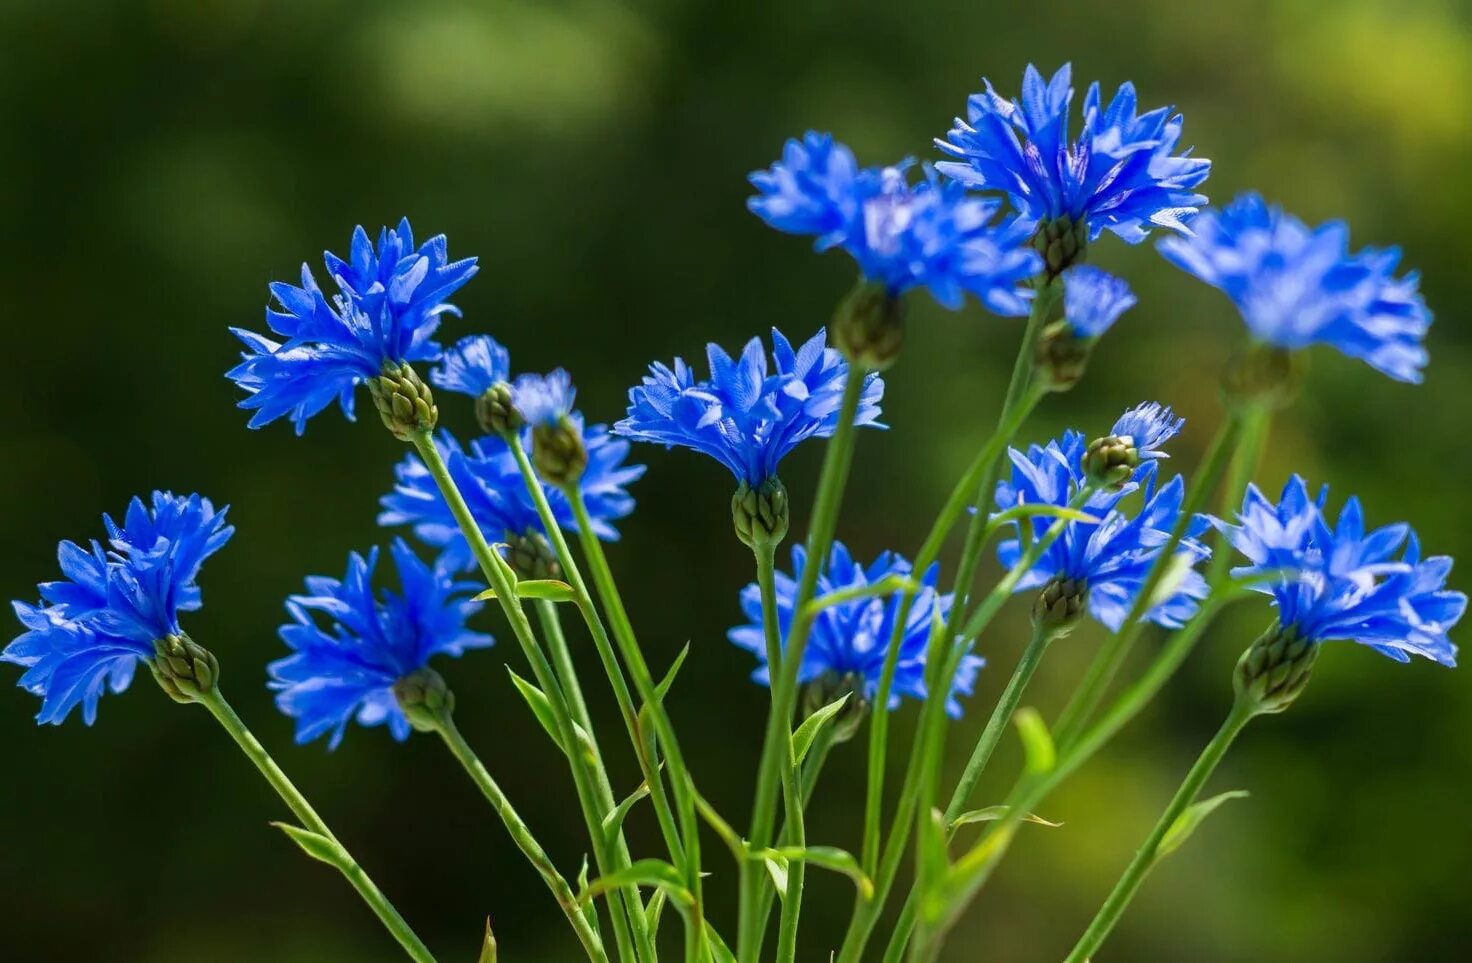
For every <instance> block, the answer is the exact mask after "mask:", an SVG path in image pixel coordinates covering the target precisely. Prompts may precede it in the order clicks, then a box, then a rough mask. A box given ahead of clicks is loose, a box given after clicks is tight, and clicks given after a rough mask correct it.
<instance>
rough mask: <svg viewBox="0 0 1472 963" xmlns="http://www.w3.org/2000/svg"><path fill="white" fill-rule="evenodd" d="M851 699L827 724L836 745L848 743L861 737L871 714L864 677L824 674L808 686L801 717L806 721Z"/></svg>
mask: <svg viewBox="0 0 1472 963" xmlns="http://www.w3.org/2000/svg"><path fill="white" fill-rule="evenodd" d="M845 695H846V696H848V700H847V701H846V702H844V704H843V707H842V708H841V709H839V710H838V714H837V715H835V716H834V717H833V719H832V721H830V722H829V723H828V733H829V736H830V738H831V739H832V740H833V742H834V744H837V743H840V742H848V741H849V740H850V739H852V738H853V737H854V736H855V735H857V734H858V732H859V728H860V727H861V726H862V725H863V724H864V717H865V716H867V715H868V714H869V700H868V698H866V695H865V692H864V677H863V676H861V675H859V674H858V673H857V672H845V673H843V674H841V675H840V674H839V673H837V672H824V673H823V674H822V675H820V676H818V677H817V678H816V679H814V680H813V681H812V682H809V683H808V684H807V688H806V689H804V690H803V695H802V714H803V718H807V717H808V716H810V715H812V714H813V713H815V712H817V711H818V710H819V709H821V708H823V707H824V706H826V705H830V704H832V703H834V702H837V701H838V700H839V699H842V698H843V697H844V696H845Z"/></svg>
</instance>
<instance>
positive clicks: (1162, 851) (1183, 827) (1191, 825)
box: [1155, 789, 1249, 859]
mask: <svg viewBox="0 0 1472 963" xmlns="http://www.w3.org/2000/svg"><path fill="white" fill-rule="evenodd" d="M1248 795H1249V794H1248V792H1247V790H1245V789H1233V790H1230V791H1229V792H1224V793H1222V794H1221V795H1218V796H1212V797H1211V798H1210V799H1203V800H1201V801H1200V802H1196V803H1192V804H1191V805H1190V806H1189V807H1187V809H1186V811H1185V812H1183V813H1181V814H1180V815H1179V816H1177V817H1176V821H1175V822H1173V823H1171V824H1170V828H1169V829H1167V830H1166V831H1165V835H1164V836H1162V837H1161V839H1160V845H1159V846H1157V847H1156V849H1155V858H1156V859H1160V858H1162V857H1165V856H1169V855H1170V854H1171V853H1173V852H1175V851H1176V850H1177V849H1180V848H1181V844H1182V843H1184V842H1185V841H1186V840H1188V839H1190V838H1191V834H1192V833H1194V832H1195V831H1196V827H1197V826H1200V825H1201V821H1202V820H1204V819H1205V818H1206V817H1207V816H1210V815H1211V814H1212V813H1214V812H1216V810H1217V809H1218V808H1220V807H1221V805H1222V804H1223V803H1225V802H1228V801H1230V800H1233V799H1245V798H1247V796H1248Z"/></svg>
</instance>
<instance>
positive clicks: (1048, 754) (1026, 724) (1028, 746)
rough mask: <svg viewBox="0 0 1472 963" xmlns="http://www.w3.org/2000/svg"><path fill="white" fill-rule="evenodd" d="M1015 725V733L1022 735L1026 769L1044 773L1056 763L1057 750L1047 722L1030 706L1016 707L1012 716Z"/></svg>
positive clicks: (1031, 771)
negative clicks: (1015, 712) (1015, 711)
mask: <svg viewBox="0 0 1472 963" xmlns="http://www.w3.org/2000/svg"><path fill="white" fill-rule="evenodd" d="M1012 721H1013V722H1014V723H1015V724H1016V725H1017V734H1018V735H1019V736H1021V737H1022V748H1023V750H1024V751H1025V752H1026V754H1027V771H1028V772H1030V773H1034V774H1036V773H1044V772H1048V771H1050V770H1051V769H1052V768H1053V767H1054V766H1055V765H1057V764H1058V750H1057V748H1056V747H1054V745H1053V736H1052V735H1051V734H1050V733H1049V732H1048V724H1047V723H1045V722H1043V717H1042V716H1040V715H1039V714H1038V711H1037V710H1036V709H1034V708H1032V707H1031V706H1026V707H1024V708H1021V709H1018V710H1017V714H1016V715H1015V716H1013V717H1012Z"/></svg>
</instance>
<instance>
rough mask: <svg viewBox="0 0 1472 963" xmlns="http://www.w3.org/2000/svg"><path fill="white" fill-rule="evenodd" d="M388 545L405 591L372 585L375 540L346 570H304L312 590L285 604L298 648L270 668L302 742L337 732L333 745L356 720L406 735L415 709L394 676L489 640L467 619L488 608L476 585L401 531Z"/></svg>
mask: <svg viewBox="0 0 1472 963" xmlns="http://www.w3.org/2000/svg"><path fill="white" fill-rule="evenodd" d="M390 553H391V554H392V555H393V559H394V565H395V567H396V568H397V569H398V572H399V585H400V591H399V592H398V593H394V592H391V591H389V590H387V589H385V590H384V591H383V592H381V593H379V594H375V593H374V590H373V575H374V569H375V568H377V566H378V549H377V548H376V547H375V548H373V549H372V550H370V551H369V553H368V557H367V558H364V557H363V556H362V555H359V554H358V553H357V552H352V553H351V554H349V555H348V566H347V572H346V574H345V575H344V576H343V577H342V579H340V580H339V579H335V578H329V577H327V576H321V575H309V576H307V580H306V585H307V592H306V594H304V595H293V596H291V598H290V599H288V600H287V603H286V611H287V612H288V613H289V614H290V616H291V621H290V622H287V623H286V624H284V625H282V626H281V629H280V633H279V634H280V636H281V640H282V641H283V642H285V643H286V644H287V646H288V647H290V648H291V650H292V654H291V655H288V656H286V657H284V658H281V659H277V660H276V661H275V662H272V663H271V664H270V666H269V667H268V668H269V670H270V673H271V682H270V686H271V688H272V689H274V690H276V705H277V707H278V708H279V709H280V710H281V711H282V712H283V713H285V714H286V715H288V716H290V717H291V718H293V719H295V720H296V741H297V742H298V743H307V742H311V741H312V740H314V739H317V738H318V737H320V736H322V735H324V734H327V733H330V734H331V735H330V736H329V739H328V743H327V746H328V748H329V749H335V748H337V746H338V743H340V742H342V737H343V733H344V732H345V731H346V729H347V725H348V723H349V722H351V721H356V722H357V723H358V724H359V725H362V726H378V725H384V724H387V725H388V728H389V732H390V733H392V734H393V737H394V738H395V739H397V740H399V741H401V742H402V741H403V740H404V739H407V738H408V737H409V732H410V728H411V727H410V725H409V720H408V718H407V717H406V716H405V715H404V712H403V710H402V709H401V708H400V707H399V703H398V700H397V699H395V697H394V692H393V687H394V683H396V682H398V681H399V680H400V679H402V678H404V677H405V676H408V675H411V674H412V673H414V672H417V671H418V670H420V669H422V668H424V667H425V666H426V665H428V664H429V660H430V659H431V658H433V657H434V656H436V655H440V654H442V653H443V654H445V655H451V656H456V657H458V656H460V655H463V654H464V653H465V651H466V650H468V649H480V648H485V647H486V646H489V645H491V644H492V642H493V640H492V638H491V637H490V636H489V635H485V634H483V633H480V632H472V631H470V630H469V629H468V628H466V626H465V622H466V620H467V619H468V618H469V617H470V616H471V615H474V614H475V613H476V612H477V611H479V610H480V608H481V603H479V602H476V601H473V600H472V597H471V596H472V595H473V593H474V592H475V591H476V590H477V588H478V586H477V585H476V584H475V583H473V582H457V581H453V580H451V578H450V577H449V576H448V575H446V574H445V573H443V572H441V571H439V570H437V569H434V568H431V567H430V566H428V565H426V564H424V562H422V561H420V560H419V558H418V556H416V555H415V554H414V552H413V550H412V549H410V548H409V546H408V545H407V544H406V543H405V542H404V540H403V539H395V540H394V543H393V546H392V548H391V549H390Z"/></svg>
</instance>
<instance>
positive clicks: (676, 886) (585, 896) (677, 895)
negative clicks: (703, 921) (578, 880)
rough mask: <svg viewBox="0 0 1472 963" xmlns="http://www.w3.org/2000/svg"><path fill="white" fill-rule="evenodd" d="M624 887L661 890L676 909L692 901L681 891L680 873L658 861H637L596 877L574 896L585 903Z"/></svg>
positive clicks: (683, 888) (688, 904)
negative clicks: (676, 906) (673, 902)
mask: <svg viewBox="0 0 1472 963" xmlns="http://www.w3.org/2000/svg"><path fill="white" fill-rule="evenodd" d="M625 886H652V887H654V888H655V889H659V890H663V891H664V892H665V894H666V895H667V896H668V897H669V898H670V899H672V900H674V901H675V904H676V905H678V906H686V907H688V906H692V905H694V903H695V898H694V897H693V896H692V895H691V894H690V891H689V890H688V889H686V888H685V878H684V877H683V876H681V875H680V871H679V870H678V869H675V867H674V866H672V865H670V864H669V863H667V862H665V861H664V860H662V859H639V860H635V861H634V862H633V863H632V864H630V865H628V866H625V867H624V868H623V869H620V870H617V871H615V872H612V873H609V874H608V875H606V876H600V877H598V878H597V879H595V880H593V881H592V882H591V883H589V884H588V885H586V886H584V887H582V888H581V890H580V892H579V893H578V902H579V903H587V902H588V901H589V900H591V899H593V898H594V897H595V896H599V895H602V894H603V893H606V892H608V891H609V890H614V889H622V888H623V887H625Z"/></svg>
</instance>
